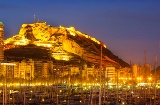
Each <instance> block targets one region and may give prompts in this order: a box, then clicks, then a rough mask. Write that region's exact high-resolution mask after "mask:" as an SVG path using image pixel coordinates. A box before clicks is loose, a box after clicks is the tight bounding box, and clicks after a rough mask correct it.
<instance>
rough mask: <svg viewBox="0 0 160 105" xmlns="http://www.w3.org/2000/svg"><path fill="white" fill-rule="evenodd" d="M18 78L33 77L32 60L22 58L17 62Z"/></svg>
mask: <svg viewBox="0 0 160 105" xmlns="http://www.w3.org/2000/svg"><path fill="white" fill-rule="evenodd" d="M18 74H19V78H23V79H27V80H32V79H33V78H34V61H33V60H32V59H24V60H22V61H21V62H20V63H19V72H18Z"/></svg>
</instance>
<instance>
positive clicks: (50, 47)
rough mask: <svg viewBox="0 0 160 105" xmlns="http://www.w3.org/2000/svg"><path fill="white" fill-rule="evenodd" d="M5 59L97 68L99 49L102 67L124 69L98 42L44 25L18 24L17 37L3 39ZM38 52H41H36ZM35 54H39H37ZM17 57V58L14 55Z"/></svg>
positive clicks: (73, 29)
mask: <svg viewBox="0 0 160 105" xmlns="http://www.w3.org/2000/svg"><path fill="white" fill-rule="evenodd" d="M4 46H5V47H4V55H5V57H6V59H7V58H8V59H13V58H16V57H19V58H20V57H21V58H23V57H25V58H27V56H28V58H35V57H37V56H38V57H37V58H40V57H41V59H46V58H47V57H49V59H50V58H53V59H55V60H61V61H62V60H63V61H68V62H69V61H76V62H79V61H80V59H83V60H84V61H87V62H91V63H92V64H95V65H97V66H98V65H99V61H100V51H101V50H100V48H101V46H102V49H103V50H102V51H103V52H102V53H103V56H102V61H103V64H102V65H104V66H105V65H107V66H118V67H119V66H123V67H125V66H128V64H127V63H126V62H124V61H123V60H121V59H119V58H118V57H117V56H115V55H114V54H113V53H112V52H111V51H109V49H108V48H107V46H106V45H105V44H104V43H103V44H102V43H101V41H99V40H97V39H96V38H94V37H91V36H89V35H87V34H83V33H82V32H80V31H77V30H76V29H75V28H74V27H68V28H66V27H63V26H59V27H53V26H50V25H47V24H46V22H36V23H32V24H22V26H21V28H20V31H19V33H18V34H17V35H14V36H12V37H11V38H8V39H6V40H4ZM40 49H41V50H40ZM38 53H39V54H38ZM16 54H18V55H16Z"/></svg>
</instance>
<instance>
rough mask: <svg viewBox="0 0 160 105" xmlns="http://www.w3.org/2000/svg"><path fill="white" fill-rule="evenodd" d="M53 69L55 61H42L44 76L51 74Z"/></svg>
mask: <svg viewBox="0 0 160 105" xmlns="http://www.w3.org/2000/svg"><path fill="white" fill-rule="evenodd" d="M52 70H53V62H52V61H44V62H42V77H45V78H48V77H49V76H50V73H51V71H52Z"/></svg>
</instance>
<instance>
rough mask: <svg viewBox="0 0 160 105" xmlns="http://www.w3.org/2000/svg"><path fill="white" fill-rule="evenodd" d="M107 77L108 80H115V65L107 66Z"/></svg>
mask: <svg viewBox="0 0 160 105" xmlns="http://www.w3.org/2000/svg"><path fill="white" fill-rule="evenodd" d="M105 78H107V79H108V80H114V81H113V82H115V79H116V68H115V67H106V70H105Z"/></svg>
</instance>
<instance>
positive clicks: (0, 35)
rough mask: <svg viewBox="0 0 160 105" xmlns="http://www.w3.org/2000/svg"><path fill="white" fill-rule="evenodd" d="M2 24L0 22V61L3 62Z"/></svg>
mask: <svg viewBox="0 0 160 105" xmlns="http://www.w3.org/2000/svg"><path fill="white" fill-rule="evenodd" d="M3 26H4V25H3V23H2V22H0V61H3V60H4V51H3V47H4V44H3V39H4V29H3Z"/></svg>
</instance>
